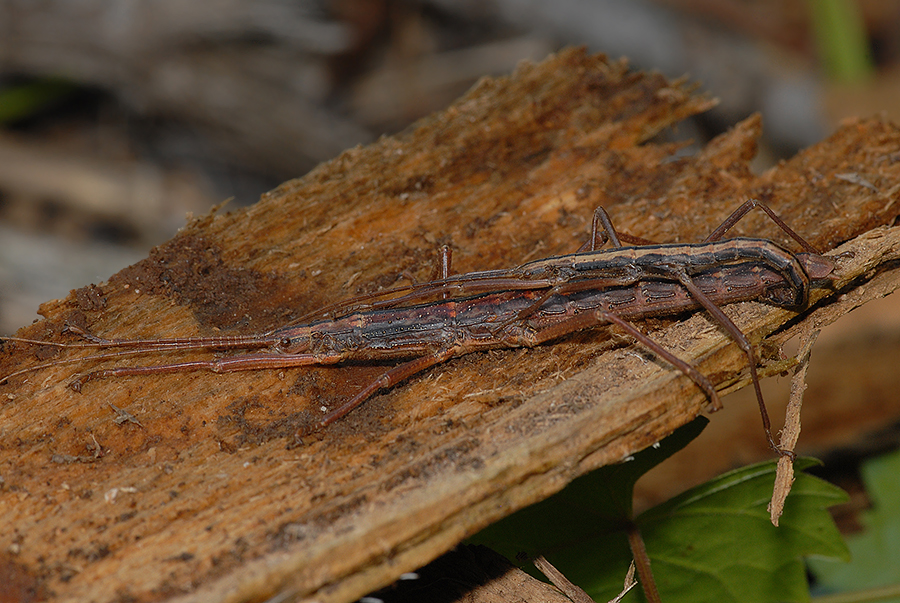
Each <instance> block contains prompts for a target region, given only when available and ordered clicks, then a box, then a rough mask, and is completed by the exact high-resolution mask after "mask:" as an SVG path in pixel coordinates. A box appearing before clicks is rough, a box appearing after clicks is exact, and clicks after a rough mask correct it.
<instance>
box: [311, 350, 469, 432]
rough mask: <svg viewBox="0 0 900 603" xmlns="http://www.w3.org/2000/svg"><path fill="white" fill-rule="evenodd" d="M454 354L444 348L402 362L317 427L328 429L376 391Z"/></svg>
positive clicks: (329, 415) (325, 417) (326, 416)
mask: <svg viewBox="0 0 900 603" xmlns="http://www.w3.org/2000/svg"><path fill="white" fill-rule="evenodd" d="M456 352H457V348H456V347H455V346H454V347H450V348H445V349H443V350H439V351H437V352H435V353H433V354H429V355H427V356H422V357H420V358H416V359H415V360H410V361H409V362H404V363H403V364H401V365H398V366H395V367H394V368H392V369H391V370H389V371H387V372H385V373H384V374H382V375H381V376H380V377H379V378H378V379H376V380H375V381H372V382H371V383H370V384H368V385H367V386H365V387H364V388H363V389H362V390H361V391H359V392H358V393H357V394H356V395H355V396H353V397H352V398H350V399H349V400H347V401H346V402H344V403H343V404H341V405H340V406H339V407H337V408H336V409H335V410H333V411H331V412H330V413H328V414H327V415H325V416H324V417H323V418H322V419H321V420H320V421H319V422H318V425H317V426H318V427H320V428H322V427H328V426H329V425H331V424H332V423H334V422H335V421H337V420H338V419H340V418H342V417H344V416H345V415H346V414H347V413H349V412H350V411H352V410H353V409H354V408H356V407H357V406H359V405H360V404H362V403H363V402H365V401H366V400H367V399H369V397H371V396H372V395H373V394H374V393H375V392H377V391H378V390H380V389H383V388H386V387H391V386H392V385H395V384H397V383H399V382H401V381H403V380H404V379H407V378H409V377H411V376H413V375H415V374H416V373H418V372H420V371H424V370H425V369H427V368H429V367H432V366H434V365H436V364H440V363H441V362H444V361H446V360H448V359H450V358H452V357H453V355H454V354H455V353H456Z"/></svg>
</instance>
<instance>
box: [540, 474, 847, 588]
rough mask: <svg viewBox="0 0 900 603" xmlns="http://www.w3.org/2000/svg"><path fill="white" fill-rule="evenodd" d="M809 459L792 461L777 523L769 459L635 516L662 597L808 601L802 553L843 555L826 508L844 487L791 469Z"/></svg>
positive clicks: (842, 497) (841, 496) (835, 501)
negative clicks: (789, 487) (772, 507)
mask: <svg viewBox="0 0 900 603" xmlns="http://www.w3.org/2000/svg"><path fill="white" fill-rule="evenodd" d="M816 463H817V461H815V460H813V459H798V460H797V461H796V462H795V465H794V466H795V469H796V470H797V471H798V474H797V478H796V481H795V482H794V486H793V489H792V490H791V494H790V496H789V497H788V499H787V502H786V505H785V511H784V515H782V517H781V521H780V524H781V525H780V527H777V528H776V527H775V526H773V525H772V523H771V521H770V519H769V513H768V511H767V506H768V503H769V500H770V499H771V497H772V484H773V482H774V478H775V463H774V462H766V463H760V464H757V465H751V466H749V467H744V468H742V469H737V470H735V471H731V472H729V473H726V474H724V475H721V476H719V477H717V478H716V479H714V480H712V481H710V482H707V483H706V484H703V485H702V486H698V487H697V488H693V489H691V490H689V491H687V492H685V493H684V494H682V495H680V496H678V497H676V498H674V499H672V500H670V501H668V502H666V503H664V504H662V505H660V506H658V507H655V508H654V509H651V510H649V511H647V512H646V513H644V514H643V515H641V516H640V517H638V519H637V523H638V525H639V526H640V529H641V532H642V534H643V536H644V542H645V543H646V545H647V552H648V554H649V555H650V560H651V564H652V567H653V574H654V576H655V578H656V583H657V586H658V587H659V590H660V593H661V595H662V598H663V600H664V601H667V602H670V603H671V602H674V601H695V602H701V601H710V602H713V601H715V602H725V601H742V602H752V601H760V602H766V601H808V600H809V587H808V584H807V582H806V572H805V568H804V564H803V558H804V557H808V556H811V555H819V556H823V557H837V558H846V556H847V549H846V545H845V544H844V542H843V540H842V539H841V536H840V534H839V533H838V530H837V527H836V526H835V525H834V522H833V521H832V519H831V515H830V514H829V513H828V512H827V511H826V509H827V508H828V507H830V506H832V505H835V504H838V503H841V502H844V501H846V499H847V496H846V494H845V493H844V492H843V491H841V490H840V489H839V488H837V487H835V486H832V485H831V484H829V483H827V482H825V481H822V480H820V479H818V478H816V477H813V476H811V475H807V474H805V473H799V471H802V470H803V469H805V468H806V467H809V466H811V465H813V464H816ZM551 562H552V559H551ZM588 592H590V591H588Z"/></svg>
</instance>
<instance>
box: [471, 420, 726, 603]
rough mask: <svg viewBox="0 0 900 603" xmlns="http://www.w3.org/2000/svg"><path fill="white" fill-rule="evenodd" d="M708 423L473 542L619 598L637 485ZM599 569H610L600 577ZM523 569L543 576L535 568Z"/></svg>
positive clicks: (577, 484)
mask: <svg viewBox="0 0 900 603" xmlns="http://www.w3.org/2000/svg"><path fill="white" fill-rule="evenodd" d="M708 423H709V419H706V418H704V417H698V418H697V419H694V420H693V421H692V422H690V423H688V424H687V425H684V426H682V427H680V428H679V429H677V430H675V432H674V433H672V434H671V435H669V436H668V437H667V438H665V439H664V440H662V441H661V442H659V443H657V444H655V445H653V446H651V447H649V448H647V449H645V450H642V451H641V452H639V453H638V454H636V455H634V457H633V458H630V459H628V460H627V461H625V462H622V463H619V464H618V465H610V466H607V467H601V468H600V469H597V470H596V471H593V472H591V473H589V474H587V475H585V476H583V477H580V478H578V479H576V480H575V481H573V482H572V483H571V484H569V485H568V486H566V488H565V489H563V490H562V491H560V492H558V493H557V494H555V495H554V496H552V497H550V498H548V499H547V500H544V501H542V502H539V503H537V504H535V505H532V506H530V507H527V508H525V509H522V510H521V511H518V512H517V513H515V514H513V515H510V516H509V517H507V518H505V519H503V520H501V521H499V522H497V523H495V524H493V525H491V526H488V527H487V528H486V529H484V530H483V531H481V532H480V533H478V534H476V535H475V536H473V537H472V538H471V539H469V541H468V542H469V543H470V544H483V545H486V546H489V547H491V548H492V549H494V550H495V551H497V552H499V553H501V554H503V555H506V556H507V557H508V558H509V559H516V558H517V557H521V556H522V555H525V556H527V557H528V558H530V559H534V558H535V557H537V556H538V555H545V556H546V557H547V558H548V559H550V561H551V563H553V564H554V565H557V563H559V564H560V565H557V567H559V568H560V569H562V568H563V567H565V568H566V569H565V570H563V573H565V574H566V576H567V577H569V579H570V580H573V581H574V582H576V584H578V583H579V582H578V580H575V579H573V576H581V577H585V579H587V578H590V580H591V581H592V583H593V584H597V583H598V582H597V581H598V580H600V581H601V583H602V584H603V590H604V591H609V592H613V594H617V593H618V592H619V591H621V590H622V581H623V579H624V577H625V572H626V571H627V570H628V565H629V564H630V563H631V551H630V550H629V548H628V540H627V538H626V536H625V533H624V532H623V531H622V526H623V525H624V523H625V522H626V521H629V520H630V519H631V503H632V497H633V490H634V484H635V482H636V481H637V480H638V478H639V477H640V476H642V475H643V474H645V473H646V472H647V471H649V470H650V469H652V468H653V467H655V466H656V465H658V464H659V463H661V462H662V461H664V460H665V459H667V458H669V457H670V456H671V455H673V454H675V453H676V452H678V451H679V450H681V449H682V448H684V447H685V446H687V445H688V444H689V443H690V442H691V441H692V440H693V439H694V438H696V437H697V436H698V435H700V432H702V431H703V429H704V428H705V427H706V425H707V424H708ZM598 568H608V571H606V572H600V571H599V570H598ZM523 569H525V570H526V571H529V572H531V573H532V574H533V575H535V576H536V577H538V578H543V576H542V575H541V574H540V573H539V572H537V571H536V570H535V569H534V568H533V567H532V566H531V564H528V565H526V566H525V567H524V568H523Z"/></svg>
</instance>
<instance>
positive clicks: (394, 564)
mask: <svg viewBox="0 0 900 603" xmlns="http://www.w3.org/2000/svg"><path fill="white" fill-rule="evenodd" d="M828 255H829V256H831V257H834V258H836V261H837V263H838V267H837V269H836V278H835V280H834V281H833V282H832V283H831V286H830V287H828V288H816V289H815V290H814V291H813V293H812V296H811V307H812V310H809V311H807V312H806V313H804V314H801V315H798V314H797V313H794V312H790V311H788V310H784V309H780V308H773V307H771V306H766V305H764V304H761V303H754V302H750V303H745V304H735V306H740V308H739V310H738V311H737V314H735V313H734V312H731V316H732V318H734V319H735V321H736V322H737V324H738V326H740V327H741V328H742V329H743V330H744V331H745V332H746V333H747V334H748V336H749V337H750V339H751V340H752V341H756V342H758V341H760V340H761V339H762V338H766V337H767V336H768V338H769V340H770V341H773V342H775V343H777V344H779V345H781V344H783V343H784V342H786V341H788V340H789V339H791V338H792V337H794V336H795V335H796V334H797V333H799V332H800V330H801V329H803V328H808V327H809V326H812V327H813V328H820V327H823V326H826V325H828V324H831V323H833V322H834V321H836V320H837V319H838V318H840V317H841V316H843V315H844V314H847V313H848V312H850V311H851V310H853V309H854V308H856V307H859V306H861V305H863V304H864V303H867V302H869V301H872V300H875V299H879V298H881V297H884V296H886V295H888V294H890V293H891V292H893V291H895V290H896V289H898V288H900V270H898V268H900V265H894V264H896V263H897V262H898V260H900V227H893V228H888V227H881V228H877V229H875V230H872V231H870V232H867V233H864V234H863V235H860V236H859V237H857V238H855V239H853V240H852V241H850V242H848V243H845V244H844V245H842V246H840V247H839V248H837V249H836V250H834V251H832V252H830V253H828ZM689 320H690V321H698V322H702V321H708V320H709V319H707V318H705V317H704V316H703V315H702V314H696V315H694V316H693V317H692V318H691V319H689ZM785 325H788V326H787V328H784V327H785ZM676 326H677V325H676ZM673 328H674V327H673ZM700 331H701V332H702V335H700V336H698V337H699V338H701V339H704V338H705V339H708V340H710V339H711V341H712V343H709V342H707V343H705V344H703V345H700V346H699V347H689V350H690V351H689V352H688V356H689V357H690V360H692V361H694V362H697V363H698V364H700V365H701V366H702V370H704V371H708V370H710V369H712V370H724V369H729V368H730V369H734V370H740V368H741V367H740V366H739V365H740V363H741V362H742V355H741V354H740V353H731V354H723V353H722V352H723V351H725V350H726V349H727V348H735V349H736V345H735V344H734V342H733V341H732V340H731V339H730V338H729V337H728V336H727V335H724V334H722V333H721V331H719V330H718V329H715V328H713V329H704V328H701V329H700ZM710 334H712V335H711V336H710ZM698 351H699V352H698ZM732 351H733V350H732ZM692 352H693V353H692ZM814 361H815V360H813V362H814ZM730 364H736V365H738V366H736V367H732V366H730ZM590 372H591V371H590V370H588V371H585V373H590ZM587 378H588V379H589V378H590V375H589V374H588V375H587ZM581 380H582V379H577V380H576V381H581ZM676 381H684V382H685V385H684V387H674V388H673V383H674V382H676ZM741 381H742V382H743V383H744V384H746V383H748V382H749V380H748V379H746V378H744V379H742V380H741ZM566 384H569V386H570V387H577V384H573V383H571V380H566V381H564V382H563V383H562V384H561V385H566ZM632 385H635V387H633V388H632V389H631V390H630V392H629V388H628V387H625V388H623V389H622V391H625V392H629V394H628V395H623V396H621V397H618V398H616V399H615V400H614V401H612V402H611V403H612V404H617V405H618V404H626V405H627V404H637V403H638V402H637V400H638V399H639V398H646V397H648V396H650V397H655V396H654V392H665V394H666V395H671V394H672V392H679V393H680V392H683V393H684V394H683V395H684V396H685V397H688V398H691V399H693V401H688V402H687V403H684V402H683V400H674V401H672V402H671V403H669V404H667V406H669V407H670V408H671V412H670V411H668V410H667V411H666V413H665V414H664V415H661V416H657V417H652V418H651V419H649V421H648V422H647V423H645V424H644V425H642V427H641V429H639V430H632V431H625V432H621V433H619V434H618V435H617V436H616V437H615V438H614V439H611V440H609V439H608V440H607V441H605V442H599V441H598V442H594V443H595V444H598V446H597V447H596V448H595V449H594V451H593V452H590V453H587V454H584V455H583V456H582V457H581V458H580V459H579V460H578V461H575V462H574V465H570V466H569V467H568V468H567V469H566V470H565V471H562V472H561V471H555V470H554V469H553V468H551V467H549V465H551V464H552V463H551V462H550V460H551V459H549V458H548V459H547V465H548V467H547V470H546V471H545V472H544V473H541V474H539V475H536V474H532V475H531V478H536V479H531V478H528V479H524V480H523V481H520V482H516V483H514V484H512V485H510V486H509V487H508V488H507V489H506V490H502V491H500V490H485V491H484V494H485V496H484V498H483V499H482V500H480V501H479V502H478V503H477V504H476V505H474V506H472V507H469V508H466V509H459V510H457V512H456V513H453V514H451V515H450V516H448V517H445V518H444V520H443V521H442V522H440V524H438V525H434V524H431V525H424V526H421V528H420V530H419V532H418V535H417V537H415V538H411V539H407V540H406V541H405V542H404V543H403V544H401V545H399V546H397V547H395V548H394V549H393V550H392V554H391V563H390V564H377V563H375V564H366V565H364V566H361V567H358V568H357V570H356V571H354V572H351V573H350V574H348V575H346V576H344V577H343V578H341V579H339V580H337V581H328V583H325V584H322V585H321V586H320V588H318V589H316V590H315V591H314V592H310V591H309V590H308V588H306V587H304V586H302V585H300V584H297V585H296V587H290V586H288V587H286V588H285V589H284V590H282V592H281V593H280V595H279V600H285V601H294V600H302V601H320V602H327V601H332V602H337V601H349V600H354V599H356V598H358V597H359V596H361V595H364V594H365V593H368V592H371V591H372V590H375V589H377V588H379V587H381V586H383V585H384V584H386V583H389V582H390V581H392V580H393V578H394V577H395V576H396V575H397V573H398V572H400V571H410V570H413V569H415V568H417V567H419V566H420V565H421V564H422V563H424V561H425V560H430V559H433V558H435V557H437V556H439V555H440V554H442V553H443V552H444V551H447V550H449V549H450V548H452V547H453V546H454V545H455V544H456V543H457V542H459V541H460V540H461V539H463V538H464V537H465V536H467V533H466V531H465V526H466V525H467V524H468V521H467V519H468V520H471V518H473V517H476V516H478V515H479V514H481V516H482V517H486V518H490V520H491V521H493V520H497V519H500V518H501V517H502V516H503V515H505V513H503V512H501V511H500V510H499V509H500V508H501V507H504V508H510V507H514V508H520V507H522V506H526V505H527V504H531V503H534V502H537V501H539V500H542V499H543V498H546V497H547V496H549V495H551V494H553V493H554V492H556V491H558V490H559V489H561V488H562V487H564V485H565V483H568V479H565V478H564V477H563V475H562V473H566V474H569V476H570V477H571V474H573V473H574V474H583V473H585V472H587V471H589V470H591V469H594V468H597V467H600V466H603V465H608V464H612V463H616V462H619V461H621V460H622V458H623V456H624V455H626V454H630V453H632V452H636V451H638V450H640V449H642V448H644V447H646V446H647V445H649V444H650V443H652V442H653V441H656V440H658V439H660V438H662V437H664V436H665V435H667V434H668V433H671V431H673V430H674V429H676V428H677V427H679V426H680V425H683V424H685V423H687V422H688V421H690V420H692V419H693V418H694V417H695V416H696V414H699V412H700V410H699V409H700V407H701V406H702V404H703V399H702V396H701V395H697V393H696V391H694V390H695V388H691V387H690V383H689V380H688V379H687V377H685V376H683V375H681V374H680V373H678V372H676V371H666V372H664V373H663V374H662V376H661V377H659V378H657V379H654V380H653V382H652V383H651V384H641V386H640V387H636V384H632ZM738 385H739V384H738ZM648 388H649V389H650V390H651V391H648ZM543 395H552V392H545V393H544V394H543ZM691 407H694V408H697V412H693V413H692V412H688V411H686V408H691ZM588 414H590V413H588ZM592 423H593V422H592V421H591V420H590V418H589V417H585V424H586V426H590V425H591V424H592ZM547 435H550V434H547ZM568 437H569V438H570V439H571V438H572V437H573V434H569V436H568ZM554 439H555V438H553V437H552V436H551V437H549V438H547V439H545V440H544V441H543V442H542V444H543V445H544V446H545V448H544V450H534V449H532V450H530V452H529V454H531V455H535V454H538V455H540V454H542V453H548V454H549V456H551V457H558V456H560V454H561V453H562V451H561V450H559V449H557V450H555V451H554V450H551V449H552V448H554V447H557V448H558V447H559V444H560V442H558V441H556V442H553V441H551V440H554ZM535 443H536V442H534V441H531V442H529V443H528V444H529V445H533V444H535ZM583 444H584V443H582V444H581V445H583ZM563 447H564V448H567V446H563ZM481 523H484V524H485V525H487V524H486V523H485V522H481ZM488 523H489V522H488ZM471 528H472V526H471V524H468V529H469V530H471ZM337 548H338V549H339V548H341V547H340V546H338V547H337ZM339 552H340V551H339V550H336V551H335V553H339ZM309 561H310V558H309V556H308V554H306V553H302V552H301V553H292V552H281V553H277V554H274V555H270V556H267V557H264V558H261V559H257V560H254V561H251V562H249V563H248V564H246V565H245V566H244V567H243V568H241V569H240V570H238V571H237V572H235V573H234V574H232V575H229V576H227V577H225V578H223V579H221V580H219V581H217V582H215V583H213V584H207V585H206V586H205V587H201V588H200V589H199V590H198V591H195V592H194V593H191V594H190V595H186V596H183V597H177V598H175V599H172V601H178V602H184V603H187V602H198V601H205V600H210V599H215V600H221V601H242V600H246V597H248V596H249V597H252V596H253V595H254V594H258V593H259V592H260V587H263V586H264V585H265V584H266V583H268V584H271V583H272V581H273V580H274V581H276V582H280V581H284V582H286V583H290V582H291V580H290V576H291V575H292V574H293V573H296V572H299V571H301V570H302V569H303V568H304V566H305V565H306V564H308V563H309ZM262 590H263V591H264V590H265V588H263V589H262Z"/></svg>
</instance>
